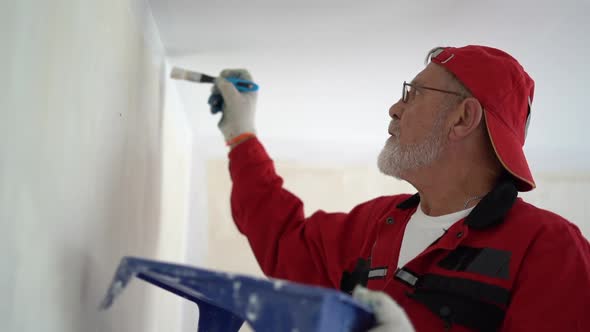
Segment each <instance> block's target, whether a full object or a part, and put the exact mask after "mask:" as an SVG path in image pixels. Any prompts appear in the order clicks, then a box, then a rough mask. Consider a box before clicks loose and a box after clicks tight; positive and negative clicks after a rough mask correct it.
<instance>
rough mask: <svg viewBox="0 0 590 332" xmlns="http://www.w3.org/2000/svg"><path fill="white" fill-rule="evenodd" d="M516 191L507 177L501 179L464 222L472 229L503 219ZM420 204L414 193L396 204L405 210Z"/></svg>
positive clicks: (494, 223) (490, 224)
mask: <svg viewBox="0 0 590 332" xmlns="http://www.w3.org/2000/svg"><path fill="white" fill-rule="evenodd" d="M517 196H518V191H517V189H516V186H515V185H514V183H513V182H512V181H511V180H509V179H503V180H501V181H500V182H498V184H497V185H496V187H494V189H492V191H490V192H489V193H488V194H487V195H486V196H485V197H484V198H483V199H482V200H481V201H480V202H479V203H478V204H477V205H476V206H475V208H474V209H473V210H472V211H471V213H469V215H468V216H467V218H466V219H465V223H466V224H467V225H468V226H469V227H470V228H473V229H484V228H487V227H491V226H494V225H497V224H500V223H502V222H503V221H504V217H505V216H506V214H507V213H508V211H510V209H511V208H512V206H513V205H514V202H516V197H517ZM418 204H420V195H419V194H415V195H413V196H411V197H410V198H408V199H406V200H404V201H403V202H401V203H399V204H398V205H397V208H398V209H402V210H407V209H411V208H415V207H417V206H418Z"/></svg>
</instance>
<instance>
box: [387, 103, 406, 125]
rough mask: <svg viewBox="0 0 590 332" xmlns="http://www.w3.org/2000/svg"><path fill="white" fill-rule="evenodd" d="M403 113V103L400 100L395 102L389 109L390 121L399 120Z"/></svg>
mask: <svg viewBox="0 0 590 332" xmlns="http://www.w3.org/2000/svg"><path fill="white" fill-rule="evenodd" d="M402 112H403V102H402V101H401V99H400V100H398V101H397V102H395V103H394V104H393V105H391V107H389V116H390V117H391V118H392V119H397V120H399V119H400V118H401V115H402Z"/></svg>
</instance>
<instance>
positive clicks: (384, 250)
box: [229, 139, 590, 332]
mask: <svg viewBox="0 0 590 332" xmlns="http://www.w3.org/2000/svg"><path fill="white" fill-rule="evenodd" d="M229 157H230V173H231V178H232V182H233V187H232V196H231V206H232V213H233V217H234V220H235V223H236V225H237V227H238V229H239V230H240V232H241V233H243V234H244V235H246V236H247V238H248V241H249V243H250V245H251V247H252V250H253V252H254V254H255V256H256V258H257V260H258V263H259V264H260V266H261V267H262V270H263V272H264V273H265V274H266V275H268V276H270V277H274V278H282V279H287V280H291V281H295V282H301V283H306V284H312V285H319V286H325V287H331V288H338V289H341V290H343V291H347V292H349V291H351V290H352V288H353V287H354V286H355V285H356V284H359V283H360V284H365V285H366V286H367V287H368V288H369V289H373V290H380V291H383V292H385V293H387V294H389V295H390V296H391V297H392V298H393V299H395V300H396V301H397V302H398V303H399V304H400V305H401V306H402V307H403V308H404V309H405V311H406V313H407V315H408V316H409V318H410V320H411V322H412V324H413V325H414V327H415V329H416V331H443V330H447V331H580V332H581V331H584V332H588V331H590V245H589V243H588V241H587V240H586V239H585V238H584V237H583V236H582V234H581V233H580V231H579V229H578V228H577V227H576V226H575V225H574V224H572V223H570V222H568V221H567V220H565V219H563V218H562V217H560V216H558V215H556V214H554V213H551V212H549V211H545V210H542V209H539V208H536V207H534V206H532V205H530V204H528V203H526V202H524V201H523V200H522V199H520V198H517V191H516V188H515V187H514V185H513V184H512V183H511V182H510V181H501V182H500V183H499V184H498V186H497V187H496V188H495V189H494V190H493V191H492V192H490V193H489V194H488V195H487V196H486V197H484V199H482V200H481V202H480V203H479V204H478V205H477V206H476V207H475V208H474V209H473V210H472V212H471V213H470V214H469V216H467V217H466V218H464V219H462V220H459V221H457V222H456V223H455V224H454V225H453V226H452V227H450V228H449V229H448V230H447V232H446V233H445V234H444V235H443V236H441V237H440V238H439V239H438V240H437V241H435V242H434V243H433V244H432V245H430V246H429V247H428V248H426V250H424V251H423V252H422V253H421V254H420V255H418V256H417V257H416V258H414V259H413V260H411V261H410V262H408V263H407V264H406V265H405V266H403V267H399V266H398V264H397V260H398V256H399V250H400V246H401V243H402V238H403V235H404V229H405V226H406V224H407V222H408V220H409V219H410V217H411V215H412V214H413V213H414V211H416V208H417V207H418V204H419V202H420V197H419V196H418V195H413V196H411V195H397V196H387V197H379V198H376V199H373V200H371V201H368V202H366V203H363V204H360V205H358V206H356V207H355V208H354V209H352V210H351V211H350V212H349V213H326V212H323V211H318V212H315V213H314V214H313V215H311V216H310V217H307V218H306V217H305V216H304V211H303V203H302V202H301V200H299V199H298V198H297V197H296V196H295V195H293V194H292V193H290V192H289V191H287V190H285V189H284V188H283V181H282V179H281V178H280V177H279V176H278V175H277V174H276V172H275V169H274V165H273V162H272V161H271V159H270V157H269V156H268V155H267V153H266V152H265V150H264V148H263V147H262V145H261V144H260V142H259V141H258V140H257V139H251V140H249V141H247V142H245V143H242V144H240V145H239V146H237V147H236V148H234V149H233V150H232V151H231V152H230V155H229ZM335 194H337V193H335Z"/></svg>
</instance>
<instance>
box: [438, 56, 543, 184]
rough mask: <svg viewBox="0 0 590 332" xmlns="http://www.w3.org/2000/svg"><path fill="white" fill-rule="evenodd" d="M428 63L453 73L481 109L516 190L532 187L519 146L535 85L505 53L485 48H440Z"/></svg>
mask: <svg viewBox="0 0 590 332" xmlns="http://www.w3.org/2000/svg"><path fill="white" fill-rule="evenodd" d="M430 60H431V61H432V62H434V63H436V64H439V65H441V66H443V67H444V68H446V69H447V70H448V71H449V72H451V73H453V74H454V75H455V76H456V77H457V79H459V81H461V83H463V85H464V86H465V87H466V88H467V89H469V91H470V92H471V93H472V94H473V96H474V97H475V98H477V100H478V101H479V102H480V104H481V105H482V106H483V109H484V116H485V122H486V125H487V129H488V134H489V136H490V139H491V141H492V146H493V148H494V151H495V152H496V156H498V159H500V162H501V163H502V166H504V168H505V169H506V170H507V171H508V172H509V173H510V174H512V176H513V177H514V178H515V180H516V187H517V188H518V190H519V191H530V190H533V189H534V188H535V186H536V185H535V181H534V180H533V175H532V174H531V171H530V169H529V165H528V163H527V161H526V158H525V156H524V152H523V150H522V147H523V146H524V141H525V137H526V132H527V128H528V124H529V119H530V112H531V103H532V101H533V95H534V91H535V82H534V81H533V79H532V78H531V77H530V76H529V75H528V74H527V73H526V72H525V71H524V68H523V67H522V66H521V65H520V63H518V61H516V59H514V58H513V57H512V56H510V55H509V54H508V53H506V52H504V51H501V50H498V49H495V48H492V47H487V46H479V45H468V46H465V47H458V48H455V47H440V48H436V49H434V50H433V51H431V55H430Z"/></svg>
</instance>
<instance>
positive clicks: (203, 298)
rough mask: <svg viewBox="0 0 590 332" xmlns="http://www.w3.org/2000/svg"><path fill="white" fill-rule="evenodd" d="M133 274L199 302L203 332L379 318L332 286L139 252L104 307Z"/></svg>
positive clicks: (352, 327) (337, 326)
mask: <svg viewBox="0 0 590 332" xmlns="http://www.w3.org/2000/svg"><path fill="white" fill-rule="evenodd" d="M132 277H137V278H139V279H142V280H145V281H147V282H149V283H152V284H154V285H156V286H158V287H161V288H164V289H166V290H168V291H170V292H172V293H174V294H176V295H179V296H182V297H184V298H186V299H187V300H189V301H192V302H194V303H196V304H197V305H198V306H199V324H198V331H201V332H236V331H238V330H239V328H240V327H241V326H242V324H243V323H244V321H247V322H248V323H249V324H250V326H252V328H253V329H254V330H255V331H257V332H265V331H272V332H278V331H289V332H307V331H312V332H313V331H366V330H367V329H369V328H371V327H372V326H373V325H374V323H375V319H374V316H373V314H372V312H371V311H370V309H369V308H368V307H366V306H364V305H362V304H360V303H358V302H356V301H355V300H354V299H353V298H352V297H350V296H349V295H347V294H344V293H341V292H338V291H335V290H332V289H327V288H322V287H311V286H305V285H301V284H296V283H292V282H288V281H283V280H272V279H271V280H266V279H259V278H253V277H247V276H243V275H232V274H228V273H220V272H214V271H210V270H205V269H199V268H194V267H190V266H185V265H178V264H170V263H164V262H158V261H153V260H147V259H142V258H134V257H125V258H123V259H122V260H121V263H120V264H119V267H118V268H117V272H116V274H115V277H114V278H113V281H112V283H111V285H110V287H109V290H108V292H107V295H106V297H105V299H104V300H103V302H102V304H101V308H103V309H107V308H109V307H110V306H111V305H112V303H113V302H114V300H115V298H116V297H117V296H118V295H119V294H120V293H121V292H122V290H123V289H124V288H125V287H126V286H127V285H128V283H129V281H131V278H132Z"/></svg>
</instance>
